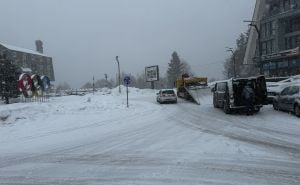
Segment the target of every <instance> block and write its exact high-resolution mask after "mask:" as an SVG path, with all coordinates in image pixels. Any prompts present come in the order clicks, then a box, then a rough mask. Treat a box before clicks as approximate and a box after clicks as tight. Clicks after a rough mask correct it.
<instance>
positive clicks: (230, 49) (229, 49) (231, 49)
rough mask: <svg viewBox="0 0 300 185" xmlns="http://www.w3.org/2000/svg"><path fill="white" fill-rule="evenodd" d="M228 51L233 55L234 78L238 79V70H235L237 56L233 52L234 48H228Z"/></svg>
mask: <svg viewBox="0 0 300 185" xmlns="http://www.w3.org/2000/svg"><path fill="white" fill-rule="evenodd" d="M226 48H227V49H228V50H227V51H230V52H231V53H232V61H233V77H234V78H236V69H235V62H236V61H235V54H234V51H233V48H230V47H226Z"/></svg>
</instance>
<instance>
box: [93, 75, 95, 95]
mask: <svg viewBox="0 0 300 185" xmlns="http://www.w3.org/2000/svg"><path fill="white" fill-rule="evenodd" d="M94 94H95V76H93V95H94Z"/></svg>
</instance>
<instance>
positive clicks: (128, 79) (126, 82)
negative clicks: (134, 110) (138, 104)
mask: <svg viewBox="0 0 300 185" xmlns="http://www.w3.org/2000/svg"><path fill="white" fill-rule="evenodd" d="M124 83H125V84H126V94H127V108H128V107H129V103H128V85H129V84H130V77H129V76H125V77H124Z"/></svg>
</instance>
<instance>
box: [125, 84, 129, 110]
mask: <svg viewBox="0 0 300 185" xmlns="http://www.w3.org/2000/svg"><path fill="white" fill-rule="evenodd" d="M126 94H127V108H128V107H129V104H128V85H126Z"/></svg>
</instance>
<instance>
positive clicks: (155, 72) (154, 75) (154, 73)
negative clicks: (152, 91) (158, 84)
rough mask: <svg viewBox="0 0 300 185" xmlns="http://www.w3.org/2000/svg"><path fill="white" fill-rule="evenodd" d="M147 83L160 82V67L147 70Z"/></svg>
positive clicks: (151, 67) (147, 68)
mask: <svg viewBox="0 0 300 185" xmlns="http://www.w3.org/2000/svg"><path fill="white" fill-rule="evenodd" d="M145 75H146V82H154V81H158V80H159V68H158V66H150V67H146V68H145Z"/></svg>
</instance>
